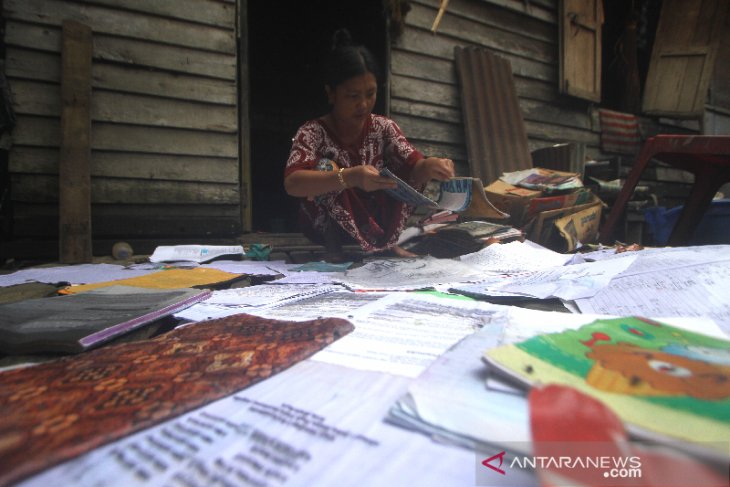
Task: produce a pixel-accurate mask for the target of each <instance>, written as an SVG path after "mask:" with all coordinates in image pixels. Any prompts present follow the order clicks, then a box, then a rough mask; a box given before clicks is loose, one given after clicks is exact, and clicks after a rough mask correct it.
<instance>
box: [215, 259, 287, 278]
mask: <svg viewBox="0 0 730 487" xmlns="http://www.w3.org/2000/svg"><path fill="white" fill-rule="evenodd" d="M201 267H210V268H213V269H218V270H220V271H224V272H230V273H231V274H246V275H249V276H276V275H279V274H280V275H282V276H286V275H289V268H290V267H291V264H287V263H286V262H284V261H283V260H271V261H269V260H266V261H257V260H216V261H214V262H209V263H207V264H204V265H202V266H201Z"/></svg>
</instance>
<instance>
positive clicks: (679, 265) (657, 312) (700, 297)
mask: <svg viewBox="0 0 730 487" xmlns="http://www.w3.org/2000/svg"><path fill="white" fill-rule="evenodd" d="M639 255H640V254H639ZM676 255H679V253H676ZM726 255H728V258H727V260H721V261H713V262H705V263H699V264H694V265H685V264H686V262H683V261H682V260H674V262H671V261H670V263H668V264H667V265H665V266H658V267H656V268H654V269H653V270H650V271H649V270H645V271H643V272H631V269H629V275H628V276H625V277H624V276H620V277H617V278H616V279H614V280H612V281H611V283H610V284H609V285H608V286H607V287H606V288H604V289H602V290H601V291H600V292H599V293H597V294H596V295H594V296H592V297H589V298H585V299H577V300H576V301H575V304H576V305H577V306H578V308H579V309H580V310H581V312H583V313H603V314H615V315H624V316H625V315H635V316H695V317H710V318H712V319H713V320H714V321H715V322H716V323H718V324H719V325H720V327H721V328H722V329H723V330H724V331H725V332H726V333H728V334H730V251H729V252H728V254H726ZM645 260H646V261H650V259H645ZM605 262H612V260H607V261H605ZM644 264H646V262H644ZM641 268H642V269H646V266H644V267H641Z"/></svg>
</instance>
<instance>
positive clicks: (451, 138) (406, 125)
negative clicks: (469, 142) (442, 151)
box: [395, 115, 464, 144]
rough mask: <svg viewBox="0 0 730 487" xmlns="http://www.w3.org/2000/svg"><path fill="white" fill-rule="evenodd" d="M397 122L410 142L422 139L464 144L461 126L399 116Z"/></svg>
mask: <svg viewBox="0 0 730 487" xmlns="http://www.w3.org/2000/svg"><path fill="white" fill-rule="evenodd" d="M395 120H396V122H397V123H398V125H399V126H400V128H401V129H402V130H403V133H405V134H406V136H407V137H408V139H409V140H416V139H421V140H429V141H432V142H448V143H459V144H460V143H463V142H464V133H463V129H462V127H461V124H450V123H443V122H440V121H438V120H428V119H421V118H417V117H411V116H408V115H399V116H398V117H397V118H396V119H395Z"/></svg>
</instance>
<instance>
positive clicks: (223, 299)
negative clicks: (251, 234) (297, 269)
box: [175, 284, 334, 321]
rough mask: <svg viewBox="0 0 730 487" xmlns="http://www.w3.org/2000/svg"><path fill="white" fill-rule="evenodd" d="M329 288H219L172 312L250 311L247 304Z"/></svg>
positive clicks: (193, 316) (204, 315) (206, 315)
mask: <svg viewBox="0 0 730 487" xmlns="http://www.w3.org/2000/svg"><path fill="white" fill-rule="evenodd" d="M333 289H334V287H332V286H329V287H326V286H319V285H306V284H260V285H258V286H247V287H240V288H232V289H223V290H220V291H213V293H212V294H211V296H210V297H209V298H208V299H206V300H205V301H204V302H202V303H199V304H196V305H194V306H191V307H189V308H187V309H185V310H182V311H181V312H179V313H177V314H175V317H177V318H182V319H186V320H190V321H203V320H209V319H213V318H222V317H224V316H231V315H234V314H238V313H249V314H250V312H251V308H255V307H263V306H275V305H281V304H283V303H286V302H291V301H296V300H300V299H304V298H307V297H311V296H317V295H320V294H326V293H328V292H330V291H332V290H333ZM287 318H289V317H287ZM289 319H297V318H289ZM302 319H308V318H302Z"/></svg>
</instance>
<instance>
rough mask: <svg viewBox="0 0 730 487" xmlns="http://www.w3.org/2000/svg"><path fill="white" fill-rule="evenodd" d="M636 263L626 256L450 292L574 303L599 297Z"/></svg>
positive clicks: (458, 288)
mask: <svg viewBox="0 0 730 487" xmlns="http://www.w3.org/2000/svg"><path fill="white" fill-rule="evenodd" d="M635 259H636V256H635V255H627V256H625V257H622V258H621V259H613V260H611V261H600V262H587V263H584V264H572V265H568V266H560V267H553V268H549V269H546V270H541V271H535V272H525V273H522V274H516V275H514V276H509V277H506V278H495V277H492V278H490V279H489V280H486V281H484V282H480V283H476V284H466V285H459V286H456V287H454V288H453V290H454V292H459V293H464V294H466V295H469V296H480V295H482V296H505V295H513V296H514V295H521V296H525V297H533V298H538V299H547V298H559V299H563V300H574V299H579V298H583V297H590V296H593V295H595V294H596V293H598V292H599V291H600V290H601V289H603V288H605V287H606V286H608V284H609V283H610V282H611V280H612V279H613V278H614V277H616V276H617V275H618V274H620V273H621V272H623V271H624V270H626V269H627V268H628V267H629V266H630V265H631V264H632V263H633V262H634V260H635Z"/></svg>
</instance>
